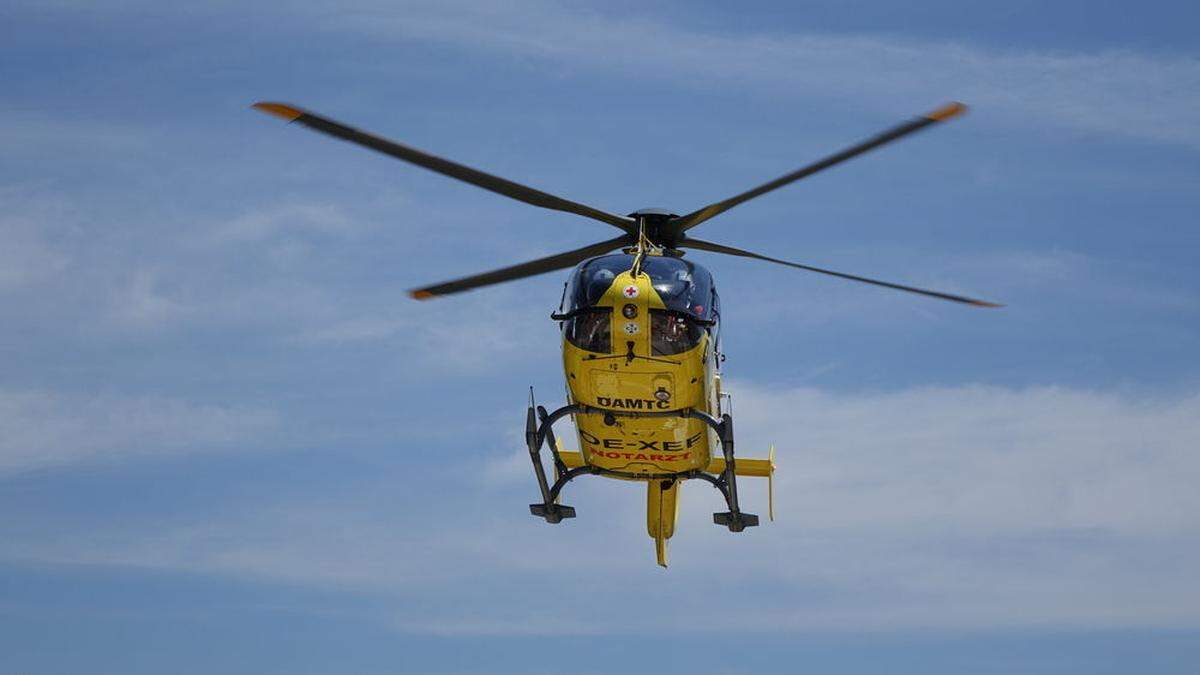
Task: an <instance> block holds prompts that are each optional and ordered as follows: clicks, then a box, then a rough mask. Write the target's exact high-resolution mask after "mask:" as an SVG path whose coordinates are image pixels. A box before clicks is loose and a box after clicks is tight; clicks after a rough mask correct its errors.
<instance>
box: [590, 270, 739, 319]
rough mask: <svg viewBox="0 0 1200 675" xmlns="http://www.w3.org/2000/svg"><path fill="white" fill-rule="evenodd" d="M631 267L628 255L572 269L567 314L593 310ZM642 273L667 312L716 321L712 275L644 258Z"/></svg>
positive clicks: (706, 271)
mask: <svg viewBox="0 0 1200 675" xmlns="http://www.w3.org/2000/svg"><path fill="white" fill-rule="evenodd" d="M632 267H633V256H632V255H629V254H617V255H606V256H601V257H599V258H592V259H591V260H588V261H586V262H584V263H583V264H582V265H580V266H579V267H576V268H575V273H574V274H573V275H572V276H571V281H570V284H569V286H568V288H567V301H568V303H569V306H568V308H567V310H568V311H571V312H573V311H576V310H581V309H586V308H588V307H593V306H595V304H596V303H597V302H598V301H599V300H600V298H601V297H602V296H603V295H604V292H605V291H607V290H608V289H609V288H610V287H611V286H612V282H613V279H616V277H617V275H618V274H621V273H622V272H628V271H629V270H630V269H631V268H632ZM642 270H643V271H644V272H645V273H646V274H649V275H650V281H651V283H653V285H654V290H655V292H657V293H658V295H659V297H661V298H662V301H663V303H664V304H665V305H666V306H667V309H669V310H672V311H675V312H680V313H682V314H687V315H688V316H691V317H693V318H696V319H700V320H701V321H713V320H715V316H714V314H715V307H714V306H713V305H715V304H716V293H715V292H714V291H713V282H712V275H710V274H709V273H708V270H706V269H704V268H703V267H701V266H699V265H697V264H695V263H692V262H690V261H687V260H684V259H682V258H674V257H671V256H665V255H662V256H659V255H651V256H646V259H645V260H644V261H643V262H642Z"/></svg>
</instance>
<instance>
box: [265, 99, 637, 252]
mask: <svg viewBox="0 0 1200 675" xmlns="http://www.w3.org/2000/svg"><path fill="white" fill-rule="evenodd" d="M254 107H255V108H256V109H258V110H261V111H263V112H266V113H270V114H272V115H276V116H278V117H282V118H283V119H286V120H288V121H289V122H299V123H300V124H303V125H304V126H306V127H309V128H310V129H315V130H317V131H320V132H322V133H326V134H329V135H330V136H334V137H337V138H340V139H342V140H344V141H349V142H351V143H354V144H357V145H361V146H363V147H366V148H370V149H372V150H375V151H377V152H381V153H383V154H385V155H390V156H392V157H395V158H396V159H402V160H404V161H406V162H411V163H412V164H416V165H417V166H420V167H424V168H426V169H429V170H430V171H436V172H437V173H440V174H442V175H444V176H449V177H451V178H457V179H458V180H461V181H463V182H466V183H470V184H471V185H475V186H477V187H481V188H483V189H485V190H490V191H492V192H495V193H497V194H502V195H504V196H505V197H511V198H512V199H516V200H518V201H522V202H525V203H526V204H532V205H534V206H540V207H542V208H545V209H553V210H555V211H565V212H567V213H574V214H576V215H580V216H584V217H586V218H592V219H593V220H599V221H600V222H602V223H608V224H609V225H612V226H613V227H617V228H620V229H622V230H624V231H625V232H629V233H633V232H636V227H637V223H635V222H634V221H633V220H632V219H630V218H626V217H624V216H618V215H614V214H611V213H607V212H605V211H601V210H600V209H595V208H592V207H590V206H587V205H586V204H580V203H578V202H573V201H571V200H569V199H563V198H562V197H556V196H554V195H552V194H549V193H546V192H542V191H541V190H535V189H534V188H531V187H528V186H525V185H521V184H520V183H514V182H512V181H510V180H507V179H505V178H500V177H499V176H493V175H491V174H489V173H484V172H483V171H479V170H477V169H472V168H471V167H469V166H464V165H462V164H458V163H456V162H452V161H450V160H448V159H442V158H441V157H436V156H434V155H430V154H428V153H426V152H422V151H420V150H417V149H415V148H410V147H408V146H407V145H401V144H399V143H396V142H395V141H390V140H388V139H386V138H382V137H379V136H375V135H373V134H369V133H367V132H365V131H360V130H358V129H355V128H353V127H348V126H346V125H344V124H341V123H340V122H335V121H334V120H331V119H329V118H327V117H322V116H320V115H317V114H314V113H311V112H308V111H306V110H302V109H300V108H296V107H293V106H290V105H287V104H283V103H255V104H254Z"/></svg>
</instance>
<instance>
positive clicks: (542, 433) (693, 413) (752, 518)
mask: <svg viewBox="0 0 1200 675" xmlns="http://www.w3.org/2000/svg"><path fill="white" fill-rule="evenodd" d="M567 415H614V416H616V417H683V418H689V419H698V420H700V421H702V422H704V423H705V424H707V425H708V426H709V427H710V428H711V429H712V430H713V431H715V432H716V433H717V438H719V439H720V441H721V451H722V453H723V454H724V456H725V468H724V471H722V472H721V473H720V474H718V475H713V474H710V473H706V472H704V471H701V470H698V469H697V470H694V471H684V472H681V473H663V474H646V473H633V472H626V471H613V470H610V469H602V468H600V467H595V466H589V465H584V466H578V467H575V468H574V469H567V466H566V463H565V462H563V460H562V456H561V455H559V452H558V443H557V442H556V439H555V437H554V429H553V427H554V423H555V422H557V421H558V420H560V419H562V418H563V417H565V416H567ZM547 440H548V441H549V447H550V454H551V456H552V458H553V460H554V474H555V476H554V483H553V484H551V483H550V481H549V480H548V479H547V478H546V469H545V467H544V466H542V458H541V448H542V445H543V444H545V443H546V441H547ZM525 445H526V446H527V447H528V449H529V459H530V461H532V462H533V473H534V476H535V477H536V478H537V482H538V489H539V490H540V491H541V493H542V501H541V503H539V504H530V505H529V512H530V513H531V514H533V515H535V516H537V517H539V518H542V519H544V520H545V521H546V522H547V523H560V522H562V520H563V519H564V518H574V517H575V509H574V508H573V507H570V506H565V505H563V504H559V503H558V498H559V494H560V493H561V492H562V489H563V488H564V487H565V486H566V484H567V483H569V482H571V481H572V480H574V479H575V478H577V477H579V476H582V475H584V474H591V475H604V476H615V477H619V478H634V479H637V480H678V479H689V478H696V479H700V480H704V481H707V482H709V483H710V484H712V486H713V487H714V488H716V489H717V491H718V492H720V493H721V496H722V497H724V498H725V504H726V505H727V506H728V507H729V510H728V511H724V512H720V513H714V514H713V523H715V524H717V525H722V526H724V527H726V528H728V529H729V531H730V532H741V531H742V530H744V529H746V528H747V527H754V526H755V525H758V516H756V515H754V514H753V513H743V512H742V510H741V508H739V506H738V493H737V475H736V461H735V460H734V456H733V448H734V443H733V418H732V417H731V416H729V415H728V414H724V415H721V419H720V420H718V419H717V418H715V417H713V416H712V415H710V414H708V413H706V412H703V411H700V410H694V409H691V408H685V409H683V410H671V411H665V410H664V411H658V410H654V411H635V410H627V411H626V410H607V409H604V408H594V407H592V406H589V405H584V404H580V403H573V404H571V405H565V406H563V407H561V408H559V409H558V410H555V411H554V412H547V411H546V409H545V408H544V407H542V406H540V405H535V404H534V401H533V390H532V389H531V390H530V392H529V409H528V410H527V411H526V415H525Z"/></svg>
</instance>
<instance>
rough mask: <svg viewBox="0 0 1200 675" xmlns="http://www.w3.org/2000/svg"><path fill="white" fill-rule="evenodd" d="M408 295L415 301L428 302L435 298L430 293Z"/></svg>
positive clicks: (415, 292)
mask: <svg viewBox="0 0 1200 675" xmlns="http://www.w3.org/2000/svg"><path fill="white" fill-rule="evenodd" d="M408 294H409V296H410V297H412V299H413V300H428V299H430V298H432V297H434V295H433V293H430V292H429V291H409V292H408Z"/></svg>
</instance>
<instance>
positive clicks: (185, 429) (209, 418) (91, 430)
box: [0, 390, 278, 475]
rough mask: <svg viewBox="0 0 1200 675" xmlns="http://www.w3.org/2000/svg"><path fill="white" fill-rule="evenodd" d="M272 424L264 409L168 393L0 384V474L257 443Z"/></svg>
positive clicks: (274, 422) (272, 417) (274, 420)
mask: <svg viewBox="0 0 1200 675" xmlns="http://www.w3.org/2000/svg"><path fill="white" fill-rule="evenodd" d="M277 424H278V420H277V418H276V415H275V414H274V413H273V412H272V411H270V410H263V409H249V408H238V407H230V406H218V405H203V404H194V403H189V402H186V401H182V400H178V399H174V398H164V397H137V398H130V397H122V396H116V395H111V394H104V395H95V396H83V395H64V394H58V393H53V392H45V391H11V390H0V475H4V474H12V473H18V472H22V471H28V470H31V469H40V468H45V467H53V466H63V465H71V464H78V463H112V462H118V461H124V460H128V459H131V458H134V457H141V458H147V457H164V456H170V455H181V454H192V453H198V452H214V451H226V452H228V451H231V450H242V449H245V448H246V447H248V446H255V445H257V444H258V443H259V442H260V441H261V440H262V439H263V437H264V436H265V435H268V434H270V433H273V432H274V431H275V430H276V427H277Z"/></svg>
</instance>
